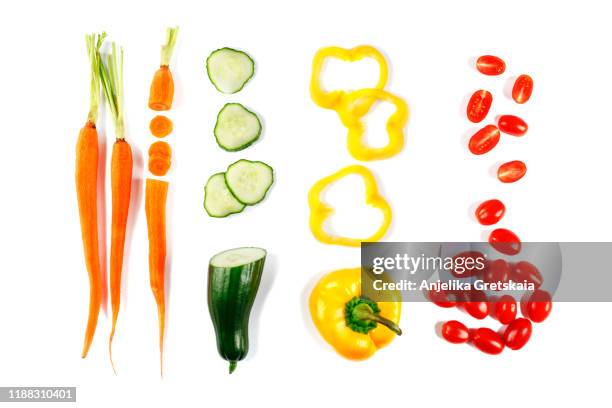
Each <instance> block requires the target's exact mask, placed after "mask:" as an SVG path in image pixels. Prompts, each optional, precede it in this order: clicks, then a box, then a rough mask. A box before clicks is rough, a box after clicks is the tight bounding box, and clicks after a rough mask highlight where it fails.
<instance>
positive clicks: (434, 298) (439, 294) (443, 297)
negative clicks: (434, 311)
mask: <svg viewBox="0 0 612 408" xmlns="http://www.w3.org/2000/svg"><path fill="white" fill-rule="evenodd" d="M429 300H431V302H432V303H433V304H435V305H437V306H440V307H446V308H448V307H454V306H455V305H456V304H457V303H456V302H454V301H452V300H450V299H449V296H448V295H447V293H446V292H445V291H443V290H439V291H436V290H433V289H432V290H430V291H429Z"/></svg>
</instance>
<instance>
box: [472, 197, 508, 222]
mask: <svg viewBox="0 0 612 408" xmlns="http://www.w3.org/2000/svg"><path fill="white" fill-rule="evenodd" d="M505 212H506V206H505V205H504V203H502V202H501V201H499V200H497V199H492V200H487V201H484V202H483V203H482V204H480V205H479V206H478V208H476V219H477V220H478V222H479V223H481V224H482V225H493V224H497V222H499V220H501V219H502V217H503V216H504V214H505Z"/></svg>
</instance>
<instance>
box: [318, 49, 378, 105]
mask: <svg viewBox="0 0 612 408" xmlns="http://www.w3.org/2000/svg"><path fill="white" fill-rule="evenodd" d="M327 58H338V59H340V60H342V61H348V62H355V61H358V60H361V59H364V58H372V59H373V60H375V61H376V62H377V63H378V67H379V76H378V82H377V83H376V85H375V86H374V88H376V89H383V88H384V87H385V85H386V84H387V79H388V77H389V67H388V65H387V60H386V59H385V57H384V55H383V54H382V53H381V52H380V51H378V50H377V49H376V48H374V47H372V46H369V45H360V46H357V47H355V48H351V49H346V48H341V47H324V48H321V49H320V50H319V51H317V53H316V54H315V56H314V58H313V61H312V74H311V77H310V96H311V98H312V100H313V101H314V102H315V103H316V104H317V105H319V106H320V107H322V108H325V109H334V110H336V111H338V110H342V109H344V108H345V106H346V96H347V95H348V94H349V93H350V91H346V90H334V91H325V90H324V89H323V87H322V86H321V71H322V70H323V66H324V64H325V60H326V59H327ZM374 102H375V100H374V99H372V100H367V99H362V100H361V101H359V103H358V104H357V105H356V106H354V107H353V109H354V110H355V111H356V113H358V114H359V115H360V116H363V115H365V114H366V113H367V112H368V111H369V110H370V108H371V107H372V104H373V103H374Z"/></svg>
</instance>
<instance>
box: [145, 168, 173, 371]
mask: <svg viewBox="0 0 612 408" xmlns="http://www.w3.org/2000/svg"><path fill="white" fill-rule="evenodd" d="M167 196H168V182H167V181H163V180H155V179H149V178H148V179H147V185H146V188H145V213H146V216H147V230H148V236H149V277H150V281H151V290H152V291H153V297H154V298H155V303H157V314H158V319H159V365H160V372H161V373H162V375H163V355H164V330H165V325H166V198H167Z"/></svg>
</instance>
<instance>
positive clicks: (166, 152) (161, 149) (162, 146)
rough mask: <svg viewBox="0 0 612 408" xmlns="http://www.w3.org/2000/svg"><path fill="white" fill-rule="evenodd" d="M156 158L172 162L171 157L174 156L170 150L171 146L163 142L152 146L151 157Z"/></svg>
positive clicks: (150, 148)
mask: <svg viewBox="0 0 612 408" xmlns="http://www.w3.org/2000/svg"><path fill="white" fill-rule="evenodd" d="M154 156H157V157H162V158H166V159H168V160H170V157H171V156H172V149H171V148H170V145H169V144H168V143H166V142H161V141H160V142H155V143H153V144H151V147H149V157H154Z"/></svg>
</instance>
